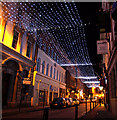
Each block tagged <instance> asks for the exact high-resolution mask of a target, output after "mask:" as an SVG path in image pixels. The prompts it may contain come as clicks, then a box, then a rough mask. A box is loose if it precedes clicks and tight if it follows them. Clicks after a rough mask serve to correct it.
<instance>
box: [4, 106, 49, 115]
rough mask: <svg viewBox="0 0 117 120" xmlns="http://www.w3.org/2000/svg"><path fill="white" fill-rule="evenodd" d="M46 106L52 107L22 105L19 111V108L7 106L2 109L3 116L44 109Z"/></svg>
mask: <svg viewBox="0 0 117 120" xmlns="http://www.w3.org/2000/svg"><path fill="white" fill-rule="evenodd" d="M44 108H50V106H44V107H43V106H32V107H21V108H20V111H19V108H7V109H3V110H2V117H3V116H9V115H14V114H19V113H24V112H34V111H39V110H43V109H44Z"/></svg>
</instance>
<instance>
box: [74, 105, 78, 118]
mask: <svg viewBox="0 0 117 120" xmlns="http://www.w3.org/2000/svg"><path fill="white" fill-rule="evenodd" d="M75 120H78V105H77V104H76V105H75Z"/></svg>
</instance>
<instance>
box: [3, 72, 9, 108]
mask: <svg viewBox="0 0 117 120" xmlns="http://www.w3.org/2000/svg"><path fill="white" fill-rule="evenodd" d="M10 78H11V75H10V74H8V73H3V74H2V105H3V106H7V102H8V91H9V84H10Z"/></svg>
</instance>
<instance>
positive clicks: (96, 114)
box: [78, 104, 117, 120]
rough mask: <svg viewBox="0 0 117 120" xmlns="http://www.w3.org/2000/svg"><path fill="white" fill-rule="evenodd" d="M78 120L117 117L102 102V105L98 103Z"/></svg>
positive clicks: (113, 118)
mask: <svg viewBox="0 0 117 120" xmlns="http://www.w3.org/2000/svg"><path fill="white" fill-rule="evenodd" d="M78 120H117V118H115V117H114V116H113V115H112V113H111V112H110V111H108V110H107V109H106V108H105V107H104V105H103V104H102V105H101V106H99V105H98V106H97V107H96V108H94V109H93V110H91V111H89V112H88V113H87V114H85V115H84V116H82V117H81V118H79V119H78Z"/></svg>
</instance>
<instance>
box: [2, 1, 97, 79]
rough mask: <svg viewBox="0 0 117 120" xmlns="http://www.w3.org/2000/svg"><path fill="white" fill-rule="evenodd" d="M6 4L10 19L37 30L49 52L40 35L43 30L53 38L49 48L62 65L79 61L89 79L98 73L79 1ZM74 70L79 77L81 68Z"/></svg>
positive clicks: (40, 40) (26, 29)
mask: <svg viewBox="0 0 117 120" xmlns="http://www.w3.org/2000/svg"><path fill="white" fill-rule="evenodd" d="M2 4H3V6H7V10H6V11H3V12H4V13H5V14H4V17H6V19H8V21H10V22H11V23H14V21H15V23H16V24H18V25H19V26H20V27H22V28H23V29H24V31H28V32H30V33H31V34H35V35H36V37H35V39H37V41H38V43H39V44H40V47H41V46H45V47H44V51H45V52H46V43H45V42H42V38H41V37H40V32H39V31H41V33H43V34H45V39H44V40H45V41H49V43H48V46H49V47H48V49H49V50H50V49H53V50H54V51H53V52H54V56H55V57H56V58H57V60H56V61H57V62H58V63H59V64H62V65H64V64H76V63H77V64H78V65H77V66H76V70H78V69H79V70H80V76H81V77H82V76H84V77H87V80H90V81H91V79H92V78H91V77H93V76H95V74H94V70H93V66H92V64H91V61H90V58H89V53H88V49H87V43H86V38H85V26H86V24H84V23H83V22H82V20H81V18H80V15H79V13H78V8H77V7H78V4H77V3H75V2H3V3H2ZM49 50H48V51H49ZM47 54H48V55H49V53H47ZM52 54H53V53H52ZM52 57H53V56H52ZM71 71H72V70H71ZM73 73H74V76H75V77H76V76H78V75H77V72H74V71H73ZM88 76H91V77H90V78H89V77H88ZM81 79H83V78H81ZM83 80H84V79H83ZM93 80H94V78H93V79H92V81H93ZM95 80H97V78H95Z"/></svg>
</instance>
